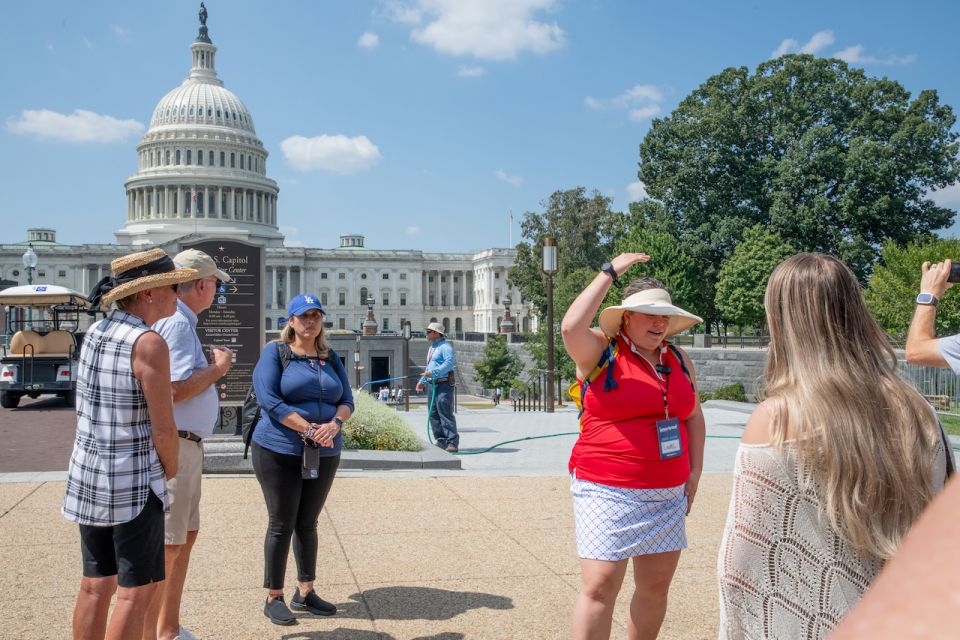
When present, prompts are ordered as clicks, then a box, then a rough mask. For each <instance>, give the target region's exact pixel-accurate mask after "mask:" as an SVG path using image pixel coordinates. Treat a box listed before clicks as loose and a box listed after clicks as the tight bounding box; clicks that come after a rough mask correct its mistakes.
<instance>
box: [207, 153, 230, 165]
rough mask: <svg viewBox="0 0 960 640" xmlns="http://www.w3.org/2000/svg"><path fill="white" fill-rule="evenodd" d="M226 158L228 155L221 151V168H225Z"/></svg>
mask: <svg viewBox="0 0 960 640" xmlns="http://www.w3.org/2000/svg"><path fill="white" fill-rule="evenodd" d="M225 157H226V153H225V152H223V151H221V152H220V166H221V167H222V166H224V158H225ZM211 164H212V163H211Z"/></svg>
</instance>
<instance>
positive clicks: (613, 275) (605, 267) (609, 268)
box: [600, 262, 623, 289]
mask: <svg viewBox="0 0 960 640" xmlns="http://www.w3.org/2000/svg"><path fill="white" fill-rule="evenodd" d="M600 271H602V272H603V273H605V274H607V275H608V276H610V279H611V280H613V286H615V287H616V288H617V289H623V284H621V282H620V278H618V277H617V270H616V269H614V268H613V265H612V264H610V263H609V262H604V263H603V264H602V265H600Z"/></svg>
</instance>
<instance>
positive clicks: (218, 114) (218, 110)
mask: <svg viewBox="0 0 960 640" xmlns="http://www.w3.org/2000/svg"><path fill="white" fill-rule="evenodd" d="M217 117H218V118H221V117H222V116H221V115H220V109H217Z"/></svg>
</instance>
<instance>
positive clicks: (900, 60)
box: [833, 44, 917, 64]
mask: <svg viewBox="0 0 960 640" xmlns="http://www.w3.org/2000/svg"><path fill="white" fill-rule="evenodd" d="M833 57H834V58H839V59H841V60H843V61H844V62H846V63H848V64H911V63H913V62H916V60H917V56H916V55H914V54H912V53H911V54H910V55H906V56H896V55H891V56H888V57H886V58H877V57H874V56H868V55H864V53H863V45H862V44H855V45H853V46H852V47H847V48H846V49H843V50H842V51H837V52H836V53H835V54H833Z"/></svg>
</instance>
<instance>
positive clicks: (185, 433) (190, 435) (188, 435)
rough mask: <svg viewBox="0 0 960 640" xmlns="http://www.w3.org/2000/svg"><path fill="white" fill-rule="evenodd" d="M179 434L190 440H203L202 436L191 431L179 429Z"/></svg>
mask: <svg viewBox="0 0 960 640" xmlns="http://www.w3.org/2000/svg"><path fill="white" fill-rule="evenodd" d="M177 435H178V436H180V437H181V438H183V439H184V440H189V441H190V442H200V441H201V440H203V438H201V437H200V436H198V435H197V434H195V433H192V432H190V431H177Z"/></svg>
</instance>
